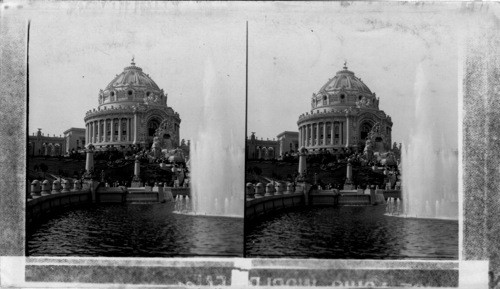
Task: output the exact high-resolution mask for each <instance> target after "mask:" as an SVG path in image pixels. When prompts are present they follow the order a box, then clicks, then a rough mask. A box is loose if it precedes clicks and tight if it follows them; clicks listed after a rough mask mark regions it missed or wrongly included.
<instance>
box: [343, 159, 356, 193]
mask: <svg viewBox="0 0 500 289" xmlns="http://www.w3.org/2000/svg"><path fill="white" fill-rule="evenodd" d="M354 189H355V187H354V185H353V183H352V165H351V163H347V172H346V179H345V184H344V190H354Z"/></svg>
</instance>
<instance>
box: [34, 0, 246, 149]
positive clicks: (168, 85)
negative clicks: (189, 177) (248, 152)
mask: <svg viewBox="0 0 500 289" xmlns="http://www.w3.org/2000/svg"><path fill="white" fill-rule="evenodd" d="M44 4H47V5H46V6H44V8H43V9H41V8H37V9H35V8H34V11H36V12H37V13H34V14H33V16H32V17H31V34H30V51H29V53H30V55H29V56H30V58H29V60H30V100H29V109H30V111H29V133H30V135H31V134H32V133H34V132H36V131H37V128H42V132H44V133H45V134H47V133H48V134H49V135H53V134H55V135H60V134H63V132H64V131H65V130H67V129H69V128H70V127H82V128H83V127H84V126H85V123H84V120H83V118H84V116H85V112H86V111H88V110H91V109H93V108H97V106H98V93H99V90H100V89H104V88H105V87H106V86H107V85H108V83H109V82H111V80H113V78H114V77H115V76H116V75H117V74H120V73H121V72H122V71H123V68H124V67H126V66H129V65H130V63H131V59H132V57H135V63H136V65H137V66H139V67H141V68H142V69H143V71H144V73H147V74H149V76H150V77H151V78H152V79H153V80H154V81H155V82H156V84H157V85H158V86H159V87H160V88H161V89H163V90H164V91H165V93H167V94H168V101H167V104H168V105H169V106H171V107H172V108H173V109H174V110H175V111H176V112H178V113H179V114H180V117H181V129H180V137H181V139H183V138H184V139H190V140H191V139H193V138H195V137H196V135H197V133H198V131H199V130H200V129H201V127H202V124H203V121H202V119H201V118H202V116H204V115H207V112H205V110H204V107H207V104H206V103H205V102H207V101H210V99H213V98H214V97H218V98H223V99H225V101H224V106H223V107H224V108H225V109H222V110H218V111H215V110H214V111H211V112H209V113H208V115H210V114H211V113H212V112H213V113H217V114H218V115H219V116H224V117H225V119H226V120H227V121H229V122H230V123H233V129H235V130H236V131H237V132H238V134H239V138H241V139H242V140H243V139H244V130H245V124H244V115H245V114H244V112H245V25H246V24H245V21H241V20H239V19H233V18H231V17H227V16H226V15H228V14H227V12H217V10H212V11H211V12H209V11H203V9H202V7H198V6H196V5H193V4H179V5H166V4H161V3H156V5H155V3H133V2H128V3H99V2H94V3H89V4H86V3H78V2H77V3H67V2H66V3H44ZM207 63H211V64H210V70H209V71H207V69H205V66H206V65H207ZM207 77H209V78H210V79H214V80H213V82H214V83H213V84H212V85H211V86H212V87H213V88H212V89H211V93H212V94H213V95H212V96H210V97H207V92H206V91H205V90H204V85H203V84H204V81H205V79H206V78H207Z"/></svg>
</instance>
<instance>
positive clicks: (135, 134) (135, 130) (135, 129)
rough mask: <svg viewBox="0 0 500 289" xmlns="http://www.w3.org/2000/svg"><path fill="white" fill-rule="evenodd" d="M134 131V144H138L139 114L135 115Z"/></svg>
mask: <svg viewBox="0 0 500 289" xmlns="http://www.w3.org/2000/svg"><path fill="white" fill-rule="evenodd" d="M132 131H133V132H134V144H137V113H134V125H133V128H132Z"/></svg>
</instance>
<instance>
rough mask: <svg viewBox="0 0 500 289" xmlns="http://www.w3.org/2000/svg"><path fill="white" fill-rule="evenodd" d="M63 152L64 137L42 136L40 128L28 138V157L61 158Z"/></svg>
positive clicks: (64, 147) (64, 145)
mask: <svg viewBox="0 0 500 289" xmlns="http://www.w3.org/2000/svg"><path fill="white" fill-rule="evenodd" d="M65 151H66V142H65V140H64V137H61V136H59V137H57V136H55V135H53V136H49V135H44V134H43V133H42V129H41V128H39V129H38V132H36V134H35V133H33V135H30V136H28V156H61V155H63V154H64V152H65Z"/></svg>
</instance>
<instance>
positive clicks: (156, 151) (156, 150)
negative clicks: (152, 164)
mask: <svg viewBox="0 0 500 289" xmlns="http://www.w3.org/2000/svg"><path fill="white" fill-rule="evenodd" d="M151 151H152V152H153V156H154V158H160V157H161V143H160V138H158V136H155V137H154V138H153V145H152V146H151Z"/></svg>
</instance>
